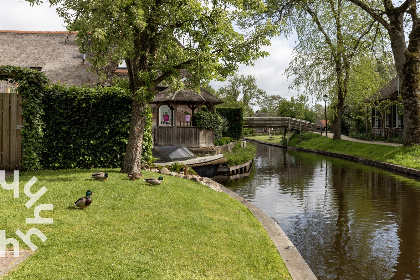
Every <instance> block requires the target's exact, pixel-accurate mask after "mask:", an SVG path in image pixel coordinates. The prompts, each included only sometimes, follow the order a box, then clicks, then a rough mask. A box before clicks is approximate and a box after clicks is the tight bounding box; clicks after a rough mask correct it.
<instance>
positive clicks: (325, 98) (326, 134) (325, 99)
mask: <svg viewBox="0 0 420 280" xmlns="http://www.w3.org/2000/svg"><path fill="white" fill-rule="evenodd" d="M327 99H328V95H326V94H324V104H325V107H324V108H325V137H328V132H327V124H328V120H327Z"/></svg>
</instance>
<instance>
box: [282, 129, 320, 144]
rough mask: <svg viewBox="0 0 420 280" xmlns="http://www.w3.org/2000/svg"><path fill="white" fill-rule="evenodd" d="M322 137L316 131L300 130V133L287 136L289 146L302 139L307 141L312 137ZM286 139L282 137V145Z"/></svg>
mask: <svg viewBox="0 0 420 280" xmlns="http://www.w3.org/2000/svg"><path fill="white" fill-rule="evenodd" d="M319 137H322V136H321V135H320V134H318V133H312V132H302V133H293V134H292V135H290V137H289V146H291V147H293V146H297V145H298V144H299V143H300V142H302V141H308V140H311V139H314V138H319ZM286 141H287V139H283V145H286Z"/></svg>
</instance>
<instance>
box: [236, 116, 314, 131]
mask: <svg viewBox="0 0 420 280" xmlns="http://www.w3.org/2000/svg"><path fill="white" fill-rule="evenodd" d="M244 127H250V128H256V127H269V128H286V130H288V131H290V130H302V131H315V130H317V131H318V130H321V129H322V126H319V125H316V124H314V123H311V122H309V121H306V120H299V119H294V118H290V117H244Z"/></svg>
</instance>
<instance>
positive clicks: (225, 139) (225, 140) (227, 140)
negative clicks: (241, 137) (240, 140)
mask: <svg viewBox="0 0 420 280" xmlns="http://www.w3.org/2000/svg"><path fill="white" fill-rule="evenodd" d="M230 142H232V138H230V137H222V138H220V139H219V140H217V141H215V143H214V144H215V145H216V146H223V145H227V144H229V143H230Z"/></svg>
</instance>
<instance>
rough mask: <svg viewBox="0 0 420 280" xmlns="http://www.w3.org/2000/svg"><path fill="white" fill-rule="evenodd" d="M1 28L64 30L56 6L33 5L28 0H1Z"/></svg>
mask: <svg viewBox="0 0 420 280" xmlns="http://www.w3.org/2000/svg"><path fill="white" fill-rule="evenodd" d="M0 29H1V30H20V31H64V30H66V28H65V27H64V22H63V20H62V19H61V18H60V17H59V16H58V15H57V13H56V11H55V6H53V7H50V5H49V4H46V3H44V4H41V5H34V6H33V7H31V5H30V4H29V3H28V2H26V1H17V0H1V1H0Z"/></svg>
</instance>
